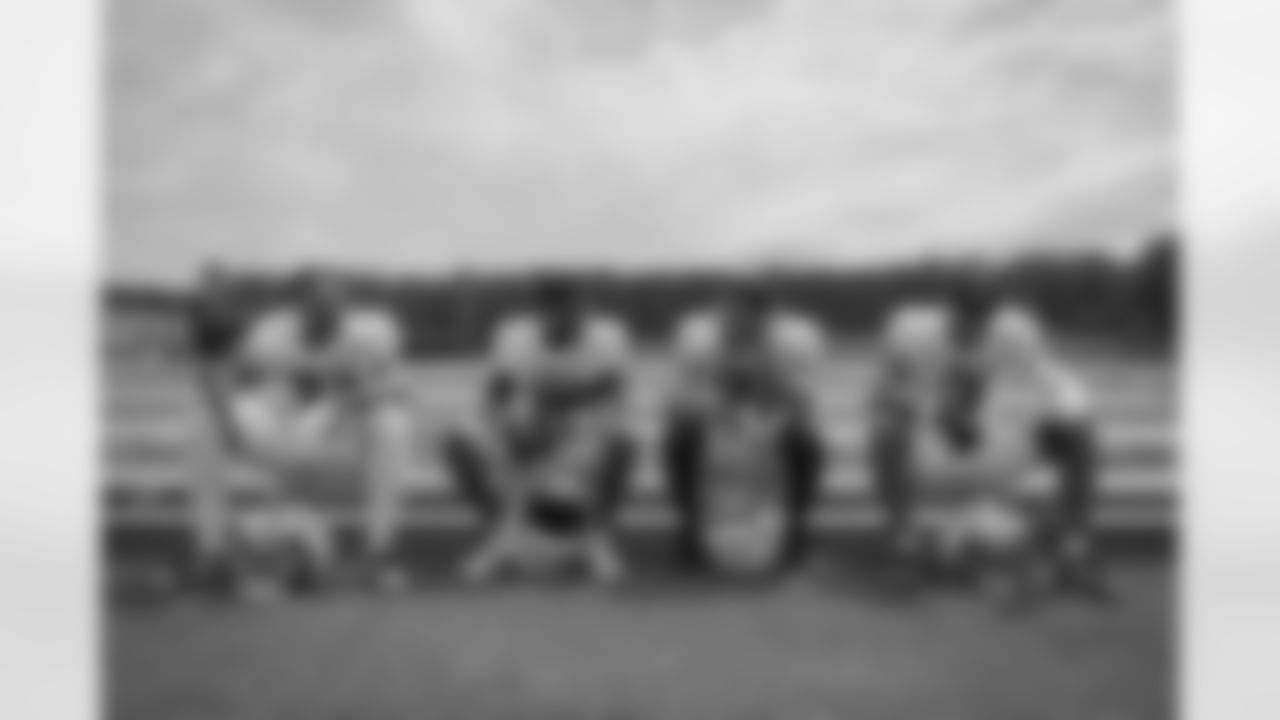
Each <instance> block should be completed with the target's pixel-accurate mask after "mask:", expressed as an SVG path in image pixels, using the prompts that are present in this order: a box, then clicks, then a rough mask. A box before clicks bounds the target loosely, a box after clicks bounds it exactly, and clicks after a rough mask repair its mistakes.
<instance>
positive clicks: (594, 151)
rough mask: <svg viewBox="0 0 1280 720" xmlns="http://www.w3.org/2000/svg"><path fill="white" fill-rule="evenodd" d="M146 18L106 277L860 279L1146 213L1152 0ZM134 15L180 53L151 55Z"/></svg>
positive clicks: (1154, 92)
mask: <svg viewBox="0 0 1280 720" xmlns="http://www.w3.org/2000/svg"><path fill="white" fill-rule="evenodd" d="M173 3H174V4H173V5H171V6H168V8H169V9H167V10H164V11H161V10H157V9H155V8H154V4H153V3H147V2H146V1H145V0H118V3H117V12H118V13H121V14H122V16H123V22H122V23H121V27H122V28H123V30H122V32H124V33H125V34H128V35H131V36H133V37H132V40H133V41H134V43H135V46H141V47H152V48H153V51H154V52H153V56H152V58H151V59H150V62H149V63H141V62H140V63H136V64H134V65H129V64H127V63H126V64H125V65H124V70H122V71H121V73H122V76H121V77H117V78H116V80H117V83H118V85H119V84H120V81H123V80H129V81H130V82H129V83H128V84H127V88H128V89H127V91H119V92H116V93H114V94H113V100H114V102H115V103H116V104H117V105H119V106H120V107H119V110H118V112H119V114H120V117H123V118H126V120H127V121H126V122H123V123H120V128H119V130H118V132H120V133H123V134H126V135H127V134H129V133H132V135H129V137H131V138H132V141H131V142H129V143H124V142H121V143H120V150H121V151H120V152H119V153H118V158H119V160H118V162H117V163H116V164H115V165H113V172H114V173H115V174H116V176H117V179H118V180H119V182H120V189H119V190H118V192H116V193H115V194H114V198H115V200H116V209H117V210H118V213H117V217H118V218H119V222H118V224H117V227H116V230H118V232H117V233H116V235H117V236H118V239H117V240H116V241H115V246H114V249H113V254H114V255H116V256H118V262H117V265H118V266H119V267H120V268H121V269H122V270H121V271H122V272H130V271H139V270H138V269H139V268H144V269H145V272H173V271H174V269H175V268H181V267H183V266H184V265H185V266H189V265H190V264H191V263H192V262H193V261H194V259H195V258H196V257H197V256H198V255H200V254H201V253H206V252H210V251H217V250H220V251H221V252H222V253H223V254H228V255H231V256H234V257H242V258H244V259H245V260H247V261H253V260H258V259H261V258H263V257H265V256H266V255H268V254H270V253H268V252H266V251H264V250H263V248H271V249H273V250H274V251H275V254H276V255H277V256H279V257H286V258H288V257H294V256H297V255H306V254H309V253H322V254H330V255H335V256H338V257H340V258H341V259H343V260H346V261H351V262H359V263H361V264H366V265H375V266H382V267H394V268H402V267H406V266H410V265H414V266H419V267H423V268H440V267H449V266H457V265H502V264H507V265H511V264H519V263H528V262H565V261H578V262H588V263H593V264H599V263H606V264H629V265H635V264H678V263H690V262H730V261H733V262H738V261H741V260H743V259H750V258H753V257H774V256H777V255H779V254H786V253H787V252H795V253H796V254H797V255H798V256H804V257H817V258H821V257H829V258H835V259H840V260H847V261H858V260H863V259H869V258H877V257H885V256H892V255H895V254H901V253H903V252H920V251H922V250H924V249H927V248H930V247H933V246H936V245H938V244H939V243H941V244H943V245H948V246H951V247H960V246H964V247H968V246H973V247H981V248H984V249H990V248H992V247H997V248H999V247H1007V246H1010V245H1020V244H1025V243H1028V242H1036V241H1037V240H1039V239H1042V238H1047V237H1049V236H1053V237H1055V238H1062V237H1064V236H1067V235H1078V236H1079V238H1078V239H1079V240H1080V241H1093V242H1113V241H1115V239H1116V238H1118V237H1123V236H1125V235H1129V234H1135V233H1142V232H1145V231H1147V230H1148V229H1155V228H1158V227H1162V226H1165V225H1166V224H1167V223H1169V222H1171V220H1172V217H1171V216H1172V208H1173V197H1172V192H1171V190H1170V186H1171V182H1172V181H1171V178H1172V175H1173V168H1172V152H1173V141H1172V135H1173V118H1172V104H1173V103H1172V100H1171V97H1170V93H1171V92H1172V91H1173V82H1172V79H1171V75H1170V73H1171V67H1172V64H1171V58H1170V52H1171V49H1170V48H1171V44H1172V38H1171V34H1172V29H1171V23H1172V12H1171V9H1170V8H1169V7H1168V6H1167V4H1166V3H1165V2H1163V1H1160V0H1038V1H1037V2H1030V0H1026V1H1023V2H1018V3H1011V2H1009V1H1008V0H895V2H893V3H883V2H878V1H873V0H847V1H844V2H828V1H823V0H698V1H697V2H695V1H694V0H545V1H543V2H531V1H530V0H368V2H366V3H361V4H354V3H351V2H344V1H343V0H328V1H327V2H325V3H319V4H309V3H301V2H297V0H288V1H287V2H286V0H270V1H268V0H224V2H223V3H212V2H209V0H173ZM213 7H217V8H218V9H217V10H216V11H215V10H212V9H211V8H213ZM356 8H359V9H356ZM339 10H340V11H341V13H342V17H341V18H340V19H341V22H337V21H332V17H331V16H332V15H334V14H335V13H338V12H339ZM162 12H163V13H168V17H169V21H170V22H179V21H181V22H185V23H186V24H187V25H189V26H194V27H200V28H204V30H203V36H204V37H205V41H204V44H203V45H202V46H200V47H192V46H189V45H184V46H175V45H173V44H168V45H164V46H163V47H153V46H158V45H160V44H161V43H160V39H161V38H162V37H163V35H162V34H161V33H159V32H157V31H156V30H155V23H154V22H153V23H151V24H150V25H148V24H147V23H144V22H143V20H145V19H147V18H153V17H154V16H155V15H157V14H159V13H162ZM326 13H328V15H326ZM326 20H328V21H326ZM159 64H163V65H164V66H165V68H166V71H165V72H158V71H157V68H156V66H157V65H159ZM211 67H212V68H221V70H217V71H216V72H211V71H210V70H209V68H211ZM227 68H239V70H228V69H227ZM144 71H145V72H144ZM148 73H150V75H149V76H148ZM143 76H147V77H149V78H150V79H149V80H146V81H145V82H144V81H143V80H141V79H139V78H142V77H143ZM157 76H160V77H161V78H163V79H164V81H163V82H162V81H161V80H159V79H157ZM237 78H238V79H237ZM228 87H230V88H235V89H232V90H228ZM202 88H203V89H202ZM180 98H185V99H180ZM184 103H194V104H196V105H199V104H200V103H204V105H205V106H206V107H210V106H211V107H213V108H214V109H215V110H216V112H215V113H213V114H212V115H209V114H207V113H206V115H205V116H195V115H193V114H191V113H186V114H182V113H179V112H177V111H176V108H179V107H180V106H182V105H183V104H184ZM162 235H163V236H166V237H168V238H170V241H169V242H170V245H167V246H166V247H168V248H170V249H167V250H158V247H159V246H160V243H161V240H160V237H161V236H162ZM175 235H181V236H182V237H188V238H200V237H204V238H206V239H205V240H203V241H193V242H186V243H184V244H183V247H184V249H178V247H177V246H174V245H172V238H173V237H174V236H175ZM855 238H856V239H857V240H856V242H851V239H855Z"/></svg>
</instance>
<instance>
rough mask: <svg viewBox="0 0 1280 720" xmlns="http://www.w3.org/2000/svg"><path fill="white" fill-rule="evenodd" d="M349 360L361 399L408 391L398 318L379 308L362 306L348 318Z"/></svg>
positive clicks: (390, 396) (388, 398)
mask: <svg viewBox="0 0 1280 720" xmlns="http://www.w3.org/2000/svg"><path fill="white" fill-rule="evenodd" d="M349 332H350V336H349V338H348V341H349V342H350V345H351V352H352V357H351V362H352V363H353V366H352V367H350V368H348V369H347V372H350V373H351V374H352V375H353V376H354V377H353V381H354V384H355V385H356V387H357V389H358V392H359V394H360V397H361V399H363V400H366V401H369V402H373V403H383V402H393V401H396V400H400V399H404V398H406V397H408V395H409V384H408V363H407V360H406V357H407V355H406V351H405V341H404V332H403V329H402V326H401V324H400V323H399V321H398V319H397V318H396V317H395V316H394V315H393V314H391V313H389V312H385V311H382V310H364V311H361V312H358V313H356V314H355V315H354V316H353V318H352V321H351V327H350V331H349Z"/></svg>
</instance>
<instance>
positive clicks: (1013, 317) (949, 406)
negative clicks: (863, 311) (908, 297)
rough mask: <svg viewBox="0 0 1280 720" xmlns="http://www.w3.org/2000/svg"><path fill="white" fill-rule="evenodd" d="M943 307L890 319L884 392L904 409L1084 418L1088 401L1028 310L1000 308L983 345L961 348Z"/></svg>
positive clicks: (951, 319) (919, 308) (981, 340)
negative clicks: (960, 409) (961, 409)
mask: <svg viewBox="0 0 1280 720" xmlns="http://www.w3.org/2000/svg"><path fill="white" fill-rule="evenodd" d="M954 323H955V318H954V316H953V314H952V313H951V311H950V310H949V309H948V308H947V307H946V306H943V305H914V306H908V307H905V308H902V309H900V310H899V311H898V312H896V313H894V314H893V316H892V317H891V318H890V320H889V323H888V325H887V327H886V328H885V331H884V335H883V338H882V345H881V352H882V354H883V356H884V357H883V360H884V366H883V368H882V372H884V373H885V374H884V375H883V376H882V377H881V378H880V380H879V382H880V383H881V387H880V388H878V389H879V391H880V392H882V393H884V394H887V395H888V396H889V397H892V398H893V399H894V400H895V401H896V402H897V403H898V404H899V405H900V406H903V407H907V408H910V409H911V410H912V411H915V412H920V413H924V414H943V415H945V414H946V413H948V412H952V411H954V409H955V408H954V406H955V405H957V404H959V405H960V406H968V405H974V406H979V405H980V406H981V408H977V407H974V408H970V409H974V410H976V411H980V412H982V413H984V414H986V415H987V416H988V417H990V416H991V415H993V414H995V415H1000V414H1006V415H1021V416H1028V415H1040V414H1045V413H1048V414H1052V415H1056V416H1067V417H1073V416H1082V415H1084V414H1086V413H1088V412H1089V397H1088V395H1087V392H1086V390H1085V388H1084V386H1083V384H1082V383H1081V382H1080V380H1079V378H1078V377H1076V376H1075V375H1074V374H1072V373H1070V372H1069V371H1068V370H1067V368H1066V367H1065V366H1064V365H1063V364H1062V363H1061V362H1060V361H1059V358H1058V356H1057V354H1056V353H1055V351H1054V350H1053V348H1052V346H1051V344H1050V342H1049V339H1048V337H1047V334H1046V332H1045V330H1044V328H1043V326H1042V325H1041V323H1040V322H1039V321H1038V320H1037V318H1036V317H1035V316H1034V315H1033V314H1032V313H1031V312H1030V311H1028V310H1026V309H1025V308H1021V307H1018V306H1013V305H1009V306H1005V307H1002V308H999V309H997V310H996V312H995V313H994V314H993V315H992V316H991V318H990V320H989V321H988V324H987V326H986V328H985V329H984V330H983V332H982V334H981V335H980V336H979V337H978V339H977V340H976V341H975V342H973V343H971V344H969V345H968V346H965V347H961V346H959V345H958V344H957V343H956V342H955V340H954V333H953V328H954Z"/></svg>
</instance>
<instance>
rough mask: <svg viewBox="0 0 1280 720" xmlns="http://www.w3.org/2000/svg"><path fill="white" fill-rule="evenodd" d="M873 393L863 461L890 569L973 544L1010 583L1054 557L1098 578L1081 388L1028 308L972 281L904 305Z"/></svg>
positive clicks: (1088, 426) (1087, 423)
mask: <svg viewBox="0 0 1280 720" xmlns="http://www.w3.org/2000/svg"><path fill="white" fill-rule="evenodd" d="M873 392H874V395H873V416H872V419H871V428H872V431H871V453H870V457H871V461H872V463H873V473H874V475H875V478H876V488H877V491H878V495H879V499H880V502H881V504H882V507H883V510H884V516H885V521H886V522H885V525H886V530H887V539H888V541H889V545H890V547H891V548H892V550H893V551H894V554H895V555H896V556H897V559H898V560H899V561H900V562H901V563H902V564H901V565H900V568H902V567H905V568H915V569H918V567H919V565H918V563H919V561H920V560H921V559H922V558H923V557H925V556H926V555H930V554H931V555H933V559H934V560H946V559H954V558H952V557H950V556H953V555H956V554H963V553H964V551H966V550H972V551H975V552H978V553H979V554H986V555H989V556H996V557H997V558H998V559H999V560H1000V561H1001V562H1002V563H1003V564H1004V565H1006V566H1010V567H1014V566H1016V567H1015V570H1016V572H1017V573H1020V574H1021V575H1020V579H1027V578H1028V577H1029V575H1028V573H1030V572H1032V571H1033V570H1035V569H1036V567H1033V565H1036V566H1039V565H1043V564H1044V563H1047V562H1048V561H1050V560H1053V561H1055V564H1058V565H1061V566H1069V567H1070V568H1071V569H1072V570H1073V571H1080V573H1081V576H1082V577H1083V576H1085V575H1088V576H1090V580H1089V581H1090V582H1094V580H1096V577H1094V576H1093V574H1092V572H1091V570H1090V568H1091V565H1092V564H1091V563H1089V562H1087V558H1086V556H1085V554H1084V550H1085V549H1086V547H1085V546H1086V545H1087V543H1088V537H1089V531H1088V522H1089V514H1090V510H1091V504H1092V497H1093V485H1094V478H1095V467H1094V462H1095V460H1094V456H1093V448H1092V422H1091V419H1090V412H1089V406H1088V396H1087V393H1086V390H1085V388H1084V386H1083V385H1082V383H1081V381H1080V379H1079V378H1078V377H1076V376H1075V375H1074V374H1073V373H1071V372H1069V371H1068V370H1067V369H1066V368H1065V367H1064V366H1063V364H1062V363H1061V362H1060V360H1059V359H1058V357H1057V355H1056V353H1055V352H1054V351H1053V350H1052V348H1051V346H1050V343H1049V341H1048V339H1047V337H1046V334H1045V331H1044V329H1043V327H1042V325H1041V324H1040V323H1039V321H1038V320H1037V319H1036V317H1035V316H1034V315H1033V314H1032V313H1031V312H1030V311H1029V310H1028V309H1026V308H1024V307H1020V306H1018V305H1015V304H1012V303H1008V302H1002V301H1001V300H1000V298H998V297H997V294H996V289H995V288H994V287H993V286H992V285H991V284H990V283H987V282H984V281H981V280H968V281H964V282H961V283H959V284H958V285H957V287H956V288H955V289H954V291H953V293H952V294H951V296H950V298H948V299H947V300H946V301H944V302H941V303H936V304H928V303H921V304H916V305H911V306H906V307H903V308H900V309H899V310H898V311H897V312H896V313H895V314H894V315H893V316H892V317H891V319H890V322H889V325H888V327H887V328H886V331H885V337H884V338H883V341H882V347H881V350H880V358H879V367H878V377H877V378H876V379H875V380H874V390H873ZM1068 550H1069V551H1070V552H1067V551H1068ZM928 551H932V552H931V553H930V552H928ZM938 555H941V556H942V557H941V558H940V557H938ZM1065 560H1070V562H1063V561H1065Z"/></svg>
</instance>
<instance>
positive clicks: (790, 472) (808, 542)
mask: <svg viewBox="0 0 1280 720" xmlns="http://www.w3.org/2000/svg"><path fill="white" fill-rule="evenodd" d="M778 450H779V452H780V453H781V455H782V467H783V472H784V473H785V475H786V478H785V480H784V482H785V488H784V491H785V495H784V498H783V500H784V503H785V508H784V509H785V517H786V536H785V539H784V541H783V542H784V547H783V551H782V559H781V565H782V567H781V569H783V570H792V569H796V568H799V567H801V566H802V565H803V564H804V563H805V562H806V561H807V560H808V558H809V555H810V549H811V546H812V538H813V515H814V511H815V510H816V509H817V505H818V503H819V502H820V500H821V496H822V489H823V479H824V476H825V472H826V462H827V456H826V448H825V447H824V445H823V442H822V439H821V437H820V436H819V433H818V432H817V430H816V429H815V428H814V426H813V424H812V423H811V422H810V421H808V419H805V420H802V421H797V422H795V423H791V424H789V425H787V426H786V427H784V428H783V430H782V434H781V437H779V443H778Z"/></svg>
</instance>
